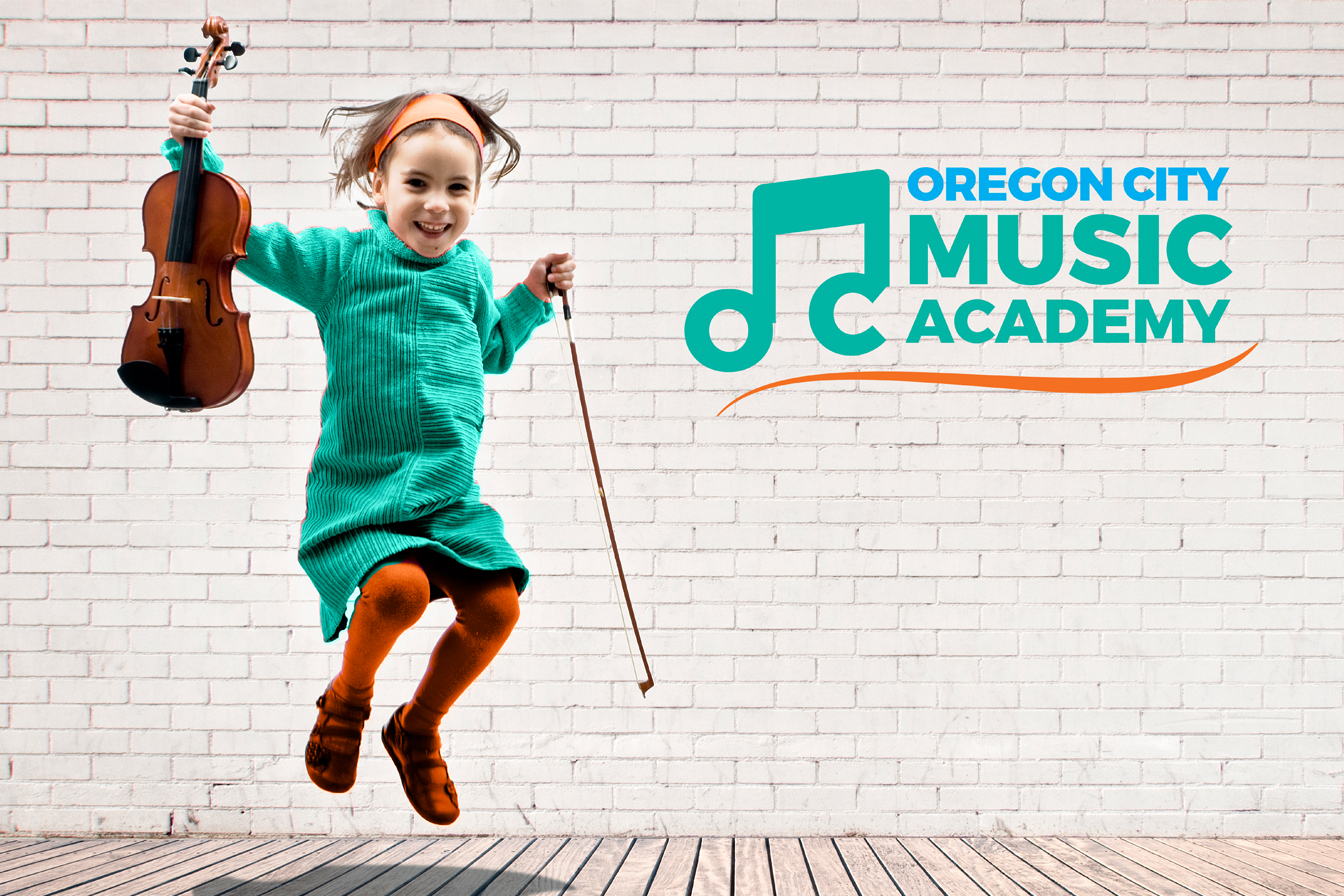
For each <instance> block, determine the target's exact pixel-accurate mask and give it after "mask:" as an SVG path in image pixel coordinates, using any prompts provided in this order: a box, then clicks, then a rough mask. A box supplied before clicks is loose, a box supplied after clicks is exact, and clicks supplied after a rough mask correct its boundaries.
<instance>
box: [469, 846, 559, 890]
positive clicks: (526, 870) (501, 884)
mask: <svg viewBox="0 0 1344 896" xmlns="http://www.w3.org/2000/svg"><path fill="white" fill-rule="evenodd" d="M565 839H566V838H564V837H540V838H538V839H536V840H533V841H532V843H531V845H530V846H528V847H527V849H525V850H523V852H522V854H521V855H520V856H518V858H516V859H514V860H513V861H512V862H510V863H509V867H508V870H507V871H505V872H504V873H503V874H501V875H500V876H499V877H496V878H495V879H494V880H493V881H491V882H490V886H488V887H486V888H485V889H484V890H482V891H481V896H518V894H519V893H521V892H522V891H523V890H524V889H526V888H527V887H528V886H530V885H531V883H532V881H533V879H534V878H536V876H537V874H538V872H540V871H541V869H542V867H543V866H545V865H546V863H547V862H549V861H550V860H551V857H552V856H554V855H555V854H556V853H557V852H559V851H560V848H561V847H563V846H564V845H565Z"/></svg>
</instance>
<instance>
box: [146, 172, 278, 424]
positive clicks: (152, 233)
mask: <svg viewBox="0 0 1344 896" xmlns="http://www.w3.org/2000/svg"><path fill="white" fill-rule="evenodd" d="M178 174H179V173H178V172H176V171H172V172H169V173H168V174H165V175H164V176H163V177H161V178H159V179H158V180H157V181H155V182H154V185H153V186H151V187H150V188H149V193H148V194H147V195H146V196H145V204H144V212H143V214H144V225H145V246H144V249H145V251H146V252H148V253H150V254H151V255H152V256H153V257H154V285H153V286H152V287H151V289H150V295H149V297H148V298H147V299H146V300H145V301H144V303H143V304H141V305H137V306H135V307H134V308H132V309H131V325H130V327H129V328H128V329H127V331H126V340H125V342H124V343H122V347H121V361H122V364H123V365H126V364H130V363H132V362H137V361H138V362H141V363H144V362H148V363H150V364H153V365H154V366H155V367H156V368H157V369H158V370H159V371H160V372H161V374H162V381H161V383H160V384H159V385H160V387H161V388H152V389H150V390H149V391H150V392H153V393H158V394H156V395H154V396H150V395H145V394H143V393H142V392H139V391H137V390H136V388H135V387H134V386H132V387H131V388H132V391H137V394H141V396H142V397H145V398H146V399H147V400H149V401H152V402H154V403H155V404H162V405H163V406H165V407H176V409H181V410H185V409H188V408H191V407H200V408H215V407H219V406H221V405H226V404H228V403H229V402H231V401H233V400H234V399H235V398H237V397H238V396H239V395H242V394H243V391H244V390H245V389H247V385H248V383H249V382H251V380H252V361H253V359H252V338H251V334H250V332H249V330H248V317H249V315H248V314H247V313H246V312H240V311H238V309H237V307H236V306H235V305H234V303H233V291H232V288H231V286H230V280H231V277H232V274H233V266H234V263H235V262H236V261H237V260H238V259H239V258H246V257H247V251H246V250H247V234H248V230H249V229H250V228H251V225H252V203H251V200H249V199H248V196H247V192H246V191H245V190H244V189H243V188H242V186H241V185H240V184H239V183H238V182H237V181H235V180H234V179H233V178H231V177H228V176H226V175H223V174H216V173H215V172H213V171H203V172H201V174H200V183H199V200H198V201H199V214H198V216H197V218H196V239H195V243H194V246H193V247H192V257H191V260H190V261H168V260H167V257H166V256H167V246H168V241H169V230H170V224H171V218H172V209H173V202H174V198H175V196H176V194H177V187H178V180H179V176H178ZM164 296H170V297H172V298H163V297H164ZM177 299H187V300H189V301H186V302H182V301H176V300H177ZM174 305H176V306H179V307H176V308H174V307H172V306H174ZM174 312H176V315H175V316H176V324H177V326H178V327H180V328H181V329H183V330H184V331H185V333H184V338H183V345H182V352H181V354H182V357H181V368H180V370H181V382H180V383H173V382H170V380H171V378H172V373H171V371H170V364H169V363H168V362H167V360H166V358H165V352H164V350H163V348H162V347H161V346H160V344H159V343H160V333H159V330H160V328H161V327H163V326H164V324H165V322H167V321H168V318H169V317H172V316H174ZM139 369H140V371H141V372H140V377H141V379H142V380H144V381H146V382H148V381H152V380H153V379H155V377H154V374H153V373H151V372H149V371H148V370H147V369H145V368H143V367H142V368H139ZM123 379H125V376H124V375H123ZM127 385H130V384H129V383H128V384H127ZM156 397H157V398H160V399H167V400H155V398H156ZM175 397H176V398H194V399H196V400H197V401H199V402H200V403H199V404H198V405H196V404H187V406H186V407H177V406H176V405H175V404H173V403H172V402H171V399H172V398H175Z"/></svg>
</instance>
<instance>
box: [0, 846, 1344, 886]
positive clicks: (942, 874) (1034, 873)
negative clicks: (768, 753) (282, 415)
mask: <svg viewBox="0 0 1344 896" xmlns="http://www.w3.org/2000/svg"><path fill="white" fill-rule="evenodd" d="M0 893H3V894H5V896H95V894H97V896H104V894H106V896H356V894H357V896H561V894H564V896H627V894H630V896H1344V842H1341V841H1339V840H1324V839H1316V840H1306V839H1302V840H1291V839H1290V840H1238V839H1228V840H1180V839H1144V838H1088V837H1032V838H1025V839H1020V838H1009V837H1001V838H988V837H961V838H956V837H945V838H932V839H930V838H923V837H900V838H896V837H869V838H863V837H846V838H836V839H832V838H828V837H804V838H801V839H800V838H797V837H775V838H738V839H732V838H728V837H707V838H704V839H698V838H694V837H688V838H672V839H660V838H651V837H639V838H635V839H631V838H628V837H608V838H605V839H603V838H597V837H571V838H565V837H539V838H529V837H505V838H491V837H440V838H432V837H423V838H407V839H387V840H383V839H335V838H326V839H304V838H295V839H225V838H177V839H114V838H99V839H88V840H77V839H40V838H28V839H18V838H14V839H0Z"/></svg>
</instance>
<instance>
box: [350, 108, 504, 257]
mask: <svg viewBox="0 0 1344 896" xmlns="http://www.w3.org/2000/svg"><path fill="white" fill-rule="evenodd" d="M387 152H388V158H387V160H386V161H385V162H384V164H383V165H382V166H381V167H380V168H379V170H378V171H375V172H374V175H373V194H372V198H373V201H374V203H376V204H377V206H378V207H379V208H380V209H382V210H383V211H385V212H386V213H387V225H388V227H390V228H392V232H393V233H395V234H396V235H397V237H398V238H399V239H400V240H401V241H402V242H403V243H405V244H406V245H407V247H409V248H410V249H411V250H412V251H414V252H416V253H418V254H420V255H423V256H425V257H426V258H438V257H439V256H441V255H443V254H444V253H446V252H447V251H448V250H450V249H452V248H453V246H455V245H457V241H458V240H460V239H461V238H462V235H463V234H464V233H466V230H467V225H468V224H469V223H470V222H471V216H472V215H473V214H475V212H476V199H477V196H478V195H479V192H480V185H479V183H478V182H477V175H476V170H477V166H478V164H479V163H480V156H479V154H478V153H477V150H476V144H475V143H473V142H472V141H471V139H470V138H468V137H463V136H461V135H459V134H457V133H456V132H451V133H450V132H446V131H445V130H444V129H442V128H438V127H436V128H433V129H431V130H428V131H422V132H420V133H418V134H412V135H411V136H409V137H406V138H405V139H402V140H400V141H398V142H395V143H393V145H392V146H391V147H389V148H388V151H387Z"/></svg>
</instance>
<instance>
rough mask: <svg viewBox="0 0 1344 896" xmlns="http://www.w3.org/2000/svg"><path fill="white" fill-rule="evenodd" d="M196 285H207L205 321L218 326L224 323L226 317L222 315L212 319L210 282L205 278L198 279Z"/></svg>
mask: <svg viewBox="0 0 1344 896" xmlns="http://www.w3.org/2000/svg"><path fill="white" fill-rule="evenodd" d="M196 285H197V286H204V287H205V322H206V323H208V324H209V325H210V326H212V327H217V326H219V325H220V324H222V323H224V318H222V317H221V318H220V319H219V320H211V319H210V283H209V282H208V281H206V280H204V279H201V280H197V281H196Z"/></svg>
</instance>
